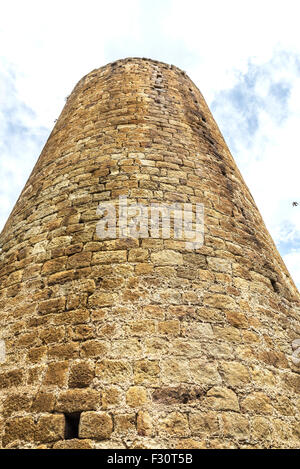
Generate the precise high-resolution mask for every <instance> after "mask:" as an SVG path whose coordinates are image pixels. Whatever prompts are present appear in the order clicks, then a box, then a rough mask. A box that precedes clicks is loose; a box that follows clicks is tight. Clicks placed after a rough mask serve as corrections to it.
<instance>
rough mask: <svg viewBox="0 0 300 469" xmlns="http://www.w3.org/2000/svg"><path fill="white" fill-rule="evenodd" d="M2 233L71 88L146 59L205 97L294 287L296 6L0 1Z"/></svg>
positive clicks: (297, 274) (212, 0) (298, 117)
mask: <svg viewBox="0 0 300 469" xmlns="http://www.w3.org/2000/svg"><path fill="white" fill-rule="evenodd" d="M0 6H1V10H0V11H1V16H0V181H1V185H0V230H1V228H2V227H3V225H4V223H5V221H6V219H7V217H8V215H9V213H10V211H11V209H12V207H13V205H14V203H15V201H16V199H17V197H18V195H19V193H20V191H21V190H22V188H23V186H24V184H25V182H26V180H27V178H28V175H29V173H30V171H31V169H32V168H33V165H34V163H35V161H36V160H37V158H38V156H39V154H40V151H41V149H42V148H43V146H44V144H45V141H46V139H47V137H48V135H49V133H50V131H51V129H52V127H53V125H54V124H53V122H54V120H55V119H56V118H57V117H58V115H59V113H60V112H61V110H62V107H63V106H64V103H65V97H66V96H67V95H69V94H70V92H71V91H72V89H73V87H74V86H75V84H76V83H77V81H78V80H79V79H80V78H81V77H82V76H83V75H85V74H86V73H88V72H90V71H91V70H93V69H94V68H98V67H100V66H102V65H105V64H106V63H108V62H111V61H114V60H117V59H120V58H124V57H129V56H140V57H150V58H153V59H157V60H161V61H164V62H167V63H173V64H174V65H177V66H178V67H180V68H182V69H183V70H185V71H186V72H187V74H188V75H189V76H190V78H191V79H192V80H193V81H194V82H195V83H196V85H197V86H198V87H199V88H200V89H201V91H202V93H203V94H204V96H205V98H206V100H207V102H208V104H209V106H210V108H211V110H212V112H213V114H214V117H215V118H216V120H217V122H218V124H219V126H220V128H221V131H222V132H223V135H224V137H225V139H226V141H227V143H228V145H229V147H230V149H231V152H232V154H233V156H234V158H235V160H236V162H237V164H238V166H239V168H240V170H241V172H242V174H243V176H244V178H245V180H246V183H247V184H248V186H249V188H250V190H251V192H252V194H253V196H254V198H255V200H256V203H257V205H258V207H259V209H260V211H261V213H262V215H263V217H264V219H265V222H266V224H267V227H268V229H269V231H270V232H271V235H272V236H273V239H274V241H275V242H276V244H277V246H278V248H279V251H280V253H281V255H282V256H283V258H284V260H285V262H286V264H287V267H288V269H289V270H290V272H291V274H292V276H293V277H294V280H295V282H296V284H297V285H298V287H300V205H299V207H292V202H293V201H299V202H300V184H299V178H300V158H299V156H300V149H299V147H298V143H297V142H298V136H299V134H300V28H299V17H300V2H299V0H285V1H284V2H282V0H281V1H278V0H270V1H269V0H259V1H257V0H226V1H225V0H209V1H207V0H206V1H202V0H185V1H182V0H126V1H124V0H110V1H105V0H85V1H84V2H83V1H77V0H70V1H69V0H59V1H57V0H51V1H49V0H43V1H41V0H26V2H25V1H24V0H10V1H9V2H8V1H4V0H0Z"/></svg>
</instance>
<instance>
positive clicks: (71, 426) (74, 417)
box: [65, 412, 80, 440]
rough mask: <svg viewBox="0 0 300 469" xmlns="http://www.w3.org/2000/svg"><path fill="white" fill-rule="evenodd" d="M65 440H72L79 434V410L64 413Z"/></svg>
mask: <svg viewBox="0 0 300 469" xmlns="http://www.w3.org/2000/svg"><path fill="white" fill-rule="evenodd" d="M65 420H66V425H65V440H73V439H74V438H78V436H79V421H80V412H74V413H72V414H65Z"/></svg>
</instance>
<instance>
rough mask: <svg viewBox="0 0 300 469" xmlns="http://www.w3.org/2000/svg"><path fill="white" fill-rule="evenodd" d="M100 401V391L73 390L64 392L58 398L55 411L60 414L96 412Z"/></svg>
mask: <svg viewBox="0 0 300 469" xmlns="http://www.w3.org/2000/svg"><path fill="white" fill-rule="evenodd" d="M99 401H100V393H99V391H95V390H93V389H72V390H68V391H62V392H61V393H60V394H59V395H58V398H57V402H56V404H55V409H56V410H57V411H58V412H68V413H72V412H82V411H84V410H94V409H96V408H97V407H98V404H99Z"/></svg>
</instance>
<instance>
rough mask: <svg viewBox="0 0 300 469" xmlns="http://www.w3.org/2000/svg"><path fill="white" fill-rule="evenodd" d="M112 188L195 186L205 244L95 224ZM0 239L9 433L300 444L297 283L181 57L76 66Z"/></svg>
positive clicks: (62, 443)
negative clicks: (109, 234)
mask: <svg viewBox="0 0 300 469" xmlns="http://www.w3.org/2000/svg"><path fill="white" fill-rule="evenodd" d="M120 195H125V196H127V198H128V202H129V203H133V202H142V203H143V204H145V205H149V204H150V203H151V202H156V203H167V204H173V203H175V202H178V203H179V204H182V203H185V202H186V203H192V204H196V203H203V204H204V215H205V227H204V229H205V239H204V245H203V247H201V248H199V249H197V250H194V251H190V250H188V249H187V247H186V244H185V242H184V241H180V240H178V239H174V237H172V236H171V239H166V238H140V239H134V238H123V239H118V238H117V237H116V238H114V239H100V238H99V237H98V236H97V234H96V225H97V223H98V221H99V219H100V215H99V214H98V213H97V207H98V204H99V202H101V201H106V202H107V201H111V202H114V201H117V200H118V197H119V196H120ZM0 247H1V251H0V324H1V336H0V340H1V351H2V352H1V361H0V411H1V416H0V442H1V443H0V445H1V446H2V447H4V448H49V449H50V448H61V449H64V448H65V449H68V448H126V447H129V448H179V449H180V448H199V449H200V448H299V445H300V430H299V424H298V423H297V422H298V421H299V417H300V415H299V409H300V406H299V403H300V398H299V391H300V375H299V371H300V370H299V366H298V364H297V363H298V362H297V360H298V355H297V354H298V352H297V351H298V349H299V344H300V342H299V336H300V321H299V318H300V316H299V312H300V299H299V293H298V291H297V290H296V288H295V286H294V284H293V281H292V279H291V278H290V275H289V273H288V272H287V270H286V267H285V266H284V264H283V262H282V259H281V258H280V256H279V254H278V252H277V250H276V247H275V246H274V243H273V241H272V239H271V238H270V235H269V234H268V232H267V230H266V227H265V225H264V223H263V221H262V219H261V216H260V214H259V212H258V210H257V208H256V205H255V203H254V201H253V198H252V196H251V194H250V193H249V190H248V189H247V187H246V185H245V183H244V181H243V179H242V176H241V174H240V173H239V171H238V169H237V167H236V165H235V163H234V161H233V158H232V156H231V155H230V152H229V150H228V148H227V146H226V144H225V142H224V140H223V138H222V135H221V134H220V131H219V129H218V127H217V125H216V123H215V121H214V119H213V117H212V115H211V113H210V111H209V109H208V107H207V105H206V103H205V101H204V99H203V97H202V95H201V93H200V92H199V90H198V89H197V88H196V87H195V85H194V84H193V83H192V82H191V80H190V79H189V78H188V77H187V76H186V74H185V73H184V72H183V71H181V70H179V69H178V68H176V67H174V66H169V65H166V64H163V63H159V62H156V61H152V60H148V59H124V60H120V61H117V62H115V63H112V64H109V65H107V66H105V67H102V68H100V69H98V70H94V71H92V72H91V73H89V74H88V75H87V76H85V77H84V78H83V79H82V80H81V81H80V82H79V83H78V84H77V86H76V87H75V89H74V91H73V92H72V93H71V95H70V96H69V98H68V100H67V103H66V105H65V108H64V109H63V111H62V113H61V115H60V117H59V119H58V121H57V123H56V125H55V127H54V129H53V131H52V133H51V135H50V137H49V139H48V141H47V143H46V145H45V147H44V149H43V151H42V154H41V156H40V158H39V160H38V162H37V164H36V166H35V168H34V170H33V172H32V174H31V176H30V178H29V180H28V182H27V184H26V186H25V188H24V190H23V191H22V193H21V196H20V198H19V200H18V201H17V203H16V205H15V207H14V209H13V211H12V213H11V215H10V217H9V219H8V221H7V224H6V226H5V228H4V230H3V232H2V233H1V236H0ZM4 350H6V356H4V352H3V351H4ZM65 416H66V418H67V419H68V418H74V419H75V420H76V419H77V420H76V421H79V433H78V435H76V436H75V435H72V437H70V439H64V438H65V435H67V433H66V432H65ZM70 416H71V417H70ZM66 421H67V420H66Z"/></svg>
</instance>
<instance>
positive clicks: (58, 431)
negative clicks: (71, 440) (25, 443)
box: [35, 415, 65, 443]
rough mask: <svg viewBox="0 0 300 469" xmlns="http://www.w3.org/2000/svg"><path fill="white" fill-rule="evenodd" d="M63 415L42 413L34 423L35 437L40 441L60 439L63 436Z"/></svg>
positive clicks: (46, 441) (47, 441)
mask: <svg viewBox="0 0 300 469" xmlns="http://www.w3.org/2000/svg"><path fill="white" fill-rule="evenodd" d="M64 431H65V417H64V415H42V416H41V417H40V418H39V420H38V422H37V425H36V429H35V439H36V440H37V441H40V442H42V443H49V442H51V441H56V440H61V439H63V438H64Z"/></svg>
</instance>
